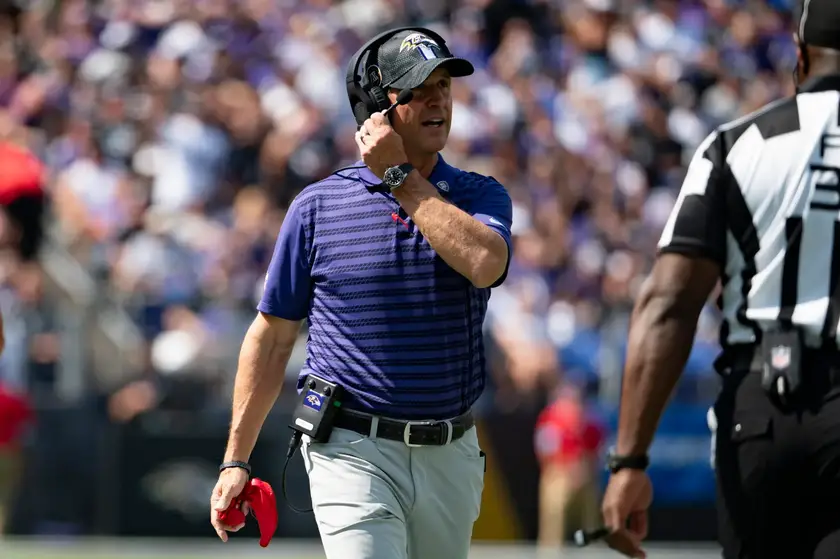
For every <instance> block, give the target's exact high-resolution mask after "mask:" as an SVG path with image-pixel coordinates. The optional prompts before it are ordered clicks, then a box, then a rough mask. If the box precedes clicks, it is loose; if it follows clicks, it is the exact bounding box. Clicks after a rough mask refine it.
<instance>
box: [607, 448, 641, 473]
mask: <svg viewBox="0 0 840 559" xmlns="http://www.w3.org/2000/svg"><path fill="white" fill-rule="evenodd" d="M649 465H650V458H649V457H648V455H647V454H634V455H624V456H623V455H619V454H616V453H615V451H614V450H610V451H609V452H608V453H607V470H609V471H610V473H613V474H614V473H616V472H618V471H621V470H643V471H644V470H646V469H647V467H648V466H649Z"/></svg>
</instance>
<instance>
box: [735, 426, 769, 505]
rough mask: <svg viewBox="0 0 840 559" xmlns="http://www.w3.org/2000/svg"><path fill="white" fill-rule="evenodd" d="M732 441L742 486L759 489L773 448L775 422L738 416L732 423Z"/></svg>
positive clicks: (748, 488)
mask: <svg viewBox="0 0 840 559" xmlns="http://www.w3.org/2000/svg"><path fill="white" fill-rule="evenodd" d="M730 440H731V443H732V444H733V445H735V452H736V456H737V457H738V471H739V475H740V479H741V484H742V486H743V487H744V489H746V490H750V489H757V490H760V488H759V486H760V484H761V482H762V479H763V477H764V472H765V471H766V469H767V462H768V459H769V457H770V452H771V450H772V446H773V420H772V418H770V417H766V416H762V415H737V414H736V416H735V417H734V421H733V422H732V429H731V432H730Z"/></svg>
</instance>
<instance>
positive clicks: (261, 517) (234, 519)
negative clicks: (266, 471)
mask: <svg viewBox="0 0 840 559" xmlns="http://www.w3.org/2000/svg"><path fill="white" fill-rule="evenodd" d="M243 502H244V503H248V506H249V507H250V508H251V511H253V513H254V516H255V517H256V518H257V524H258V525H259V527H260V545H261V546H262V547H268V544H269V542H270V541H271V538H272V537H274V532H276V531H277V498H276V497H275V496H274V490H273V489H272V488H271V485H269V484H268V483H267V482H265V481H263V480H261V479H258V478H254V479H252V480H251V481H249V482H248V485H246V486H245V489H243V490H242V493H241V494H240V495H239V496H238V497H234V498H233V500H232V501H231V503H230V505H228V508H226V509H225V510H224V511H222V512H220V513H219V520H221V521H222V522H223V523H224V524H226V525H227V526H239V525H240V524H242V523H243V522H245V513H244V512H242V509H241V508H240V507H241V506H242V503H243Z"/></svg>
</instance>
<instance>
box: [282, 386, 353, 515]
mask: <svg viewBox="0 0 840 559" xmlns="http://www.w3.org/2000/svg"><path fill="white" fill-rule="evenodd" d="M343 393H344V392H343V390H342V388H341V387H340V386H339V385H337V384H335V383H334V382H330V381H328V380H325V379H322V378H320V377H317V376H315V375H313V374H309V375H307V377H306V378H305V379H304V382H303V385H302V390H301V392H300V397H299V398H298V403H297V406H296V407H295V411H294V413H293V414H292V421H291V423H290V424H289V427H291V428H292V430H293V431H294V433H293V434H292V438H291V439H290V440H289V449H288V451H287V452H286V462H285V463H284V464H283V473H282V474H281V475H282V478H283V497H285V499H286V503H287V504H288V505H289V508H291V509H292V510H293V511H295V512H297V513H301V514H302V513H307V512H312V509H308V510H302V509H299V508H296V507H295V506H294V505H292V503H291V502H290V501H289V496H288V495H287V494H286V469H287V468H288V467H289V460H291V459H292V456H293V455H294V453H295V451H296V450H297V449H298V447H299V446H300V443H301V439H302V438H303V436H304V435H309V437H310V438H311V439H312V440H313V441H314V442H318V443H325V442H327V441H328V440H329V438H330V433H332V428H333V420H334V419H335V414H336V412H338V409H339V408H340V407H341V397H342V395H343Z"/></svg>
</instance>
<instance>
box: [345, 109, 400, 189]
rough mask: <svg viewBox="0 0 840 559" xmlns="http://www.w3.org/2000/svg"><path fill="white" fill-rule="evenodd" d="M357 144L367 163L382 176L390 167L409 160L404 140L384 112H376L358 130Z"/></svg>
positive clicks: (374, 172)
mask: <svg viewBox="0 0 840 559" xmlns="http://www.w3.org/2000/svg"><path fill="white" fill-rule="evenodd" d="M356 145H358V146H359V151H360V152H361V153H362V160H363V161H364V162H365V165H367V166H368V168H369V169H370V170H371V171H373V174H375V175H376V176H377V177H379V178H382V177H383V176H384V175H385V171H386V170H387V169H388V168H390V167H395V166H397V165H402V164H403V163H407V162H408V156H407V155H406V154H405V148H404V147H403V141H402V138H401V137H400V135H399V134H397V133H396V132H395V131H394V129H393V128H392V127H391V124H390V123H389V122H388V117H387V116H385V115H384V114H382V113H374V115H373V116H371V117H370V118H369V119H367V120H366V121H365V123H364V124H362V127H361V128H360V129H359V131H358V132H356Z"/></svg>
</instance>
